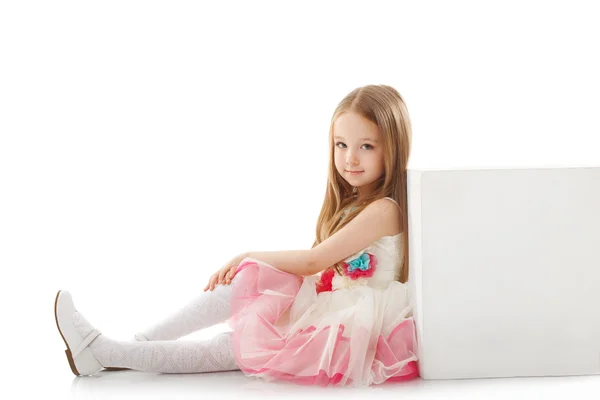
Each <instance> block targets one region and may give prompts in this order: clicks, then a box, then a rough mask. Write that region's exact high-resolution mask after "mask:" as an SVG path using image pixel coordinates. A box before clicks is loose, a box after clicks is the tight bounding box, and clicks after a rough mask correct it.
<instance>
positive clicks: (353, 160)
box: [346, 151, 358, 166]
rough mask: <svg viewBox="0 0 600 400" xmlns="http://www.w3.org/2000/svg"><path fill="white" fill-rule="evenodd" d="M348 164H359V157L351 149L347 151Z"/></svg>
mask: <svg viewBox="0 0 600 400" xmlns="http://www.w3.org/2000/svg"><path fill="white" fill-rule="evenodd" d="M346 164H347V165H350V166H354V165H358V157H356V156H355V155H354V153H353V152H351V151H348V152H347V153H346Z"/></svg>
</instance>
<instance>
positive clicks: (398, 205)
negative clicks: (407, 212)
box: [384, 197, 400, 206]
mask: <svg viewBox="0 0 600 400" xmlns="http://www.w3.org/2000/svg"><path fill="white" fill-rule="evenodd" d="M384 199H390V200H391V201H393V202H394V203H396V204H398V202H397V201H396V200H394V199H392V198H391V197H384ZM399 205H400V204H398V206H399Z"/></svg>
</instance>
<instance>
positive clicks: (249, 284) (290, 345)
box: [228, 258, 419, 386]
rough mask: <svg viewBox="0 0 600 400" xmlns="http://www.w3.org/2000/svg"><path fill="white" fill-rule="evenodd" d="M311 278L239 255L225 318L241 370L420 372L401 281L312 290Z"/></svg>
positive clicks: (368, 376)
mask: <svg viewBox="0 0 600 400" xmlns="http://www.w3.org/2000/svg"><path fill="white" fill-rule="evenodd" d="M317 280H318V277H316V276H309V277H301V276H297V275H293V274H289V273H287V272H283V271H280V270H278V269H276V268H274V267H273V266H271V265H269V264H266V263H263V262H262V261H259V260H255V259H251V258H246V259H244V260H242V263H241V264H240V265H239V267H238V272H237V274H236V276H235V278H234V280H233V282H232V285H233V287H232V293H233V294H232V299H231V315H232V316H231V318H230V319H229V320H228V324H229V326H230V327H231V328H232V330H233V333H232V339H233V347H234V353H235V359H236V363H237V365H238V367H239V368H240V369H241V370H242V371H243V372H244V374H245V375H246V376H255V377H259V378H263V379H265V380H268V381H271V380H281V381H290V382H293V383H297V384H307V385H321V386H326V385H345V386H368V385H372V384H379V383H382V382H386V381H405V380H409V379H414V378H417V377H418V376H419V372H418V368H417V357H416V355H415V353H414V351H413V348H414V346H415V345H416V335H415V325H414V321H413V318H412V309H411V307H410V302H409V296H408V291H407V287H406V285H405V284H402V283H400V282H397V281H393V282H390V284H389V286H388V287H387V288H386V289H375V288H372V287H370V286H359V287H353V288H348V289H339V290H334V291H327V292H321V293H319V294H317V292H316V289H315V285H316V282H317Z"/></svg>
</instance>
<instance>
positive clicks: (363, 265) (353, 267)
mask: <svg viewBox="0 0 600 400" xmlns="http://www.w3.org/2000/svg"><path fill="white" fill-rule="evenodd" d="M361 253H362V254H361ZM361 253H359V254H360V255H359V256H358V257H356V258H354V259H353V260H350V261H348V262H344V263H343V267H342V268H343V270H344V275H346V276H347V277H349V278H350V279H358V278H370V277H372V276H373V274H374V273H375V267H377V257H375V254H371V253H367V252H361Z"/></svg>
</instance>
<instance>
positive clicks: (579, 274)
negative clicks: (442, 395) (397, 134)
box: [407, 167, 600, 379]
mask: <svg viewBox="0 0 600 400" xmlns="http://www.w3.org/2000/svg"><path fill="white" fill-rule="evenodd" d="M407 172H408V209H409V232H408V235H409V257H410V262H409V265H410V267H409V284H410V286H411V290H412V296H413V301H414V305H415V307H414V317H415V322H416V326H417V339H418V344H417V353H418V357H419V368H420V373H421V377H422V378H423V379H459V378H492V377H517V376H560V375H589V374H598V373H600V167H591V168H587V167H586V168H537V169H534V168H528V169H472V170H468V169H464V170H424V169H418V170H413V169H408V171H407Z"/></svg>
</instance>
